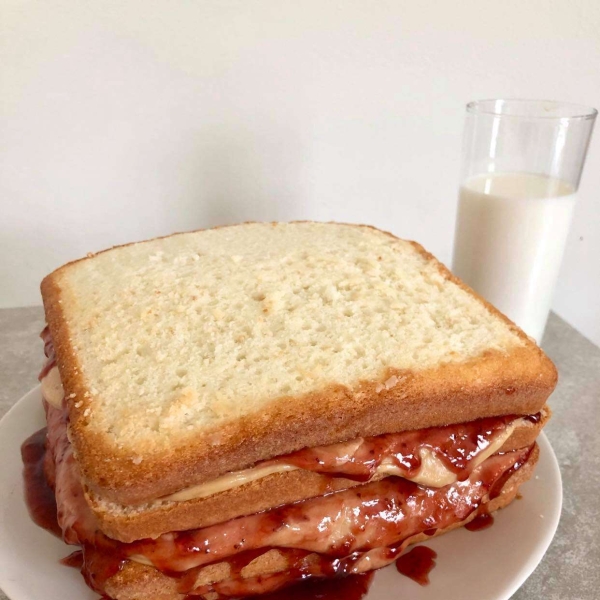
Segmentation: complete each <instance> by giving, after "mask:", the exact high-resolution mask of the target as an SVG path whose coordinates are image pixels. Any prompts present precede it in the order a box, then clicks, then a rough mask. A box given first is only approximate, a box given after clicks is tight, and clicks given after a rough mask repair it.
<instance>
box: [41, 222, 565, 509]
mask: <svg viewBox="0 0 600 600" xmlns="http://www.w3.org/2000/svg"><path fill="white" fill-rule="evenodd" d="M389 235H391V234H389ZM392 237H393V236H392ZM413 245H414V247H415V248H416V249H417V250H418V251H419V252H420V253H422V254H423V256H424V257H426V258H427V259H430V260H432V261H435V263H436V264H437V265H438V267H439V270H440V273H441V274H442V276H443V277H445V278H447V279H451V280H452V281H454V282H455V283H457V284H458V285H460V286H461V287H462V288H463V289H465V290H466V291H467V292H469V293H471V294H474V292H472V290H470V289H469V288H468V287H467V286H465V285H464V284H463V283H462V282H460V281H459V280H458V279H456V278H455V277H454V276H453V275H452V274H451V273H450V272H449V271H448V270H447V269H446V268H445V267H444V266H443V265H442V264H441V263H439V262H438V261H437V260H436V259H435V258H434V257H432V256H431V255H430V254H429V253H427V252H426V251H425V250H423V248H422V247H421V246H419V245H418V244H416V243H414V242H413ZM82 260H85V259H82ZM75 262H78V261H75ZM70 264H73V263H70ZM67 266H68V265H65V267H67ZM65 267H61V269H58V270H57V271H55V272H53V273H51V274H50V275H48V276H47V277H46V278H45V279H44V280H43V281H42V285H41V289H42V296H43V300H44V308H45V312H46V318H47V321H48V325H49V327H50V332H51V334H52V336H53V339H54V341H55V346H56V354H57V357H58V367H59V371H60V375H61V378H62V381H63V386H64V389H65V393H66V395H67V397H68V406H69V413H70V435H71V439H72V442H73V446H74V448H75V452H76V455H77V458H78V462H79V465H80V467H81V472H82V475H83V478H84V480H85V482H86V484H87V485H88V486H89V488H90V489H91V490H92V491H93V492H95V493H97V494H98V495H99V496H101V497H102V499H103V500H106V501H112V502H117V503H120V504H130V505H134V504H140V503H144V502H147V501H149V500H152V499H154V498H157V497H160V496H163V495H167V494H170V493H173V492H175V491H178V490H180V489H182V488H185V487H188V486H190V485H195V484H198V483H202V482H205V481H210V480H211V479H214V478H215V477H217V476H219V475H221V474H223V473H226V472H229V471H233V470H238V469H244V468H247V467H248V466H251V465H252V464H254V463H255V462H257V461H259V460H264V459H268V458H271V457H274V456H279V455H281V454H286V453H289V452H293V451H295V450H298V449H300V448H303V447H311V446H318V445H325V444H331V443H335V442H339V441H344V440H349V439H353V438H356V437H358V436H372V435H380V434H383V433H389V432H394V431H403V430H409V429H421V428H424V427H431V426H438V425H447V424H450V423H458V422H466V421H472V420H475V419H477V418H480V417H484V416H495V415H501V414H523V415H524V414H532V413H536V412H538V411H539V410H540V409H541V407H542V406H543V404H544V402H545V401H546V399H547V397H548V396H549V395H550V393H551V392H552V390H553V389H554V386H555V385H556V380H557V373H556V369H555V368H554V365H553V364H552V362H551V361H550V360H549V359H548V358H547V357H546V355H545V354H544V353H543V352H542V351H541V350H540V349H539V348H538V347H537V346H536V345H535V343H534V342H533V341H531V340H530V339H529V338H527V336H526V335H525V334H524V333H523V332H521V331H520V330H519V329H518V328H517V327H516V326H515V325H514V324H512V323H511V322H510V321H509V320H508V319H507V318H506V317H504V316H503V315H502V314H501V313H499V312H498V311H497V310H496V309H494V308H493V307H491V306H490V305H489V304H488V303H487V302H485V301H483V300H482V299H481V298H480V297H479V296H477V295H476V294H474V295H475V296H476V297H477V298H479V300H480V301H481V302H483V303H484V304H485V306H486V307H487V308H488V309H489V310H491V311H492V312H493V313H494V314H495V315H497V316H499V317H500V318H501V319H502V320H503V321H504V322H506V323H507V324H508V326H509V327H510V328H511V330H512V331H514V332H515V333H516V334H517V335H518V336H519V337H520V338H521V339H522V341H523V346H521V347H517V348H515V349H514V350H513V351H512V352H510V353H501V352H489V353H487V354H484V355H482V356H480V357H478V358H477V359H474V360H472V361H469V362H463V363H447V364H445V365H442V366H440V367H437V368H433V369H427V370H422V371H418V372H417V371H404V372H402V371H397V370H389V371H388V372H387V373H386V374H384V376H383V378H382V379H381V381H370V382H361V383H359V385H357V386H356V387H355V388H353V389H349V388H348V387H345V386H341V385H332V386H330V387H329V388H327V389H322V390H319V391H318V392H314V393H311V394H306V395H304V396H301V397H295V398H294V399H293V402H290V401H289V398H280V399H278V400H276V401H273V403H272V404H271V406H270V408H269V409H268V410H264V411H262V412H261V414H259V415H250V416H247V417H244V418H241V419H237V420H236V421H234V422H231V423H229V424H227V425H225V426H221V427H219V430H218V432H219V435H220V437H221V438H222V439H225V440H226V443H224V444H222V445H221V446H219V447H218V450H217V451H215V447H214V446H213V445H211V444H210V443H209V442H208V437H209V436H210V432H207V435H206V436H203V437H202V438H201V439H198V440H197V441H196V443H193V444H192V443H190V442H189V440H186V442H185V444H184V443H182V442H180V444H179V445H177V442H175V443H174V444H173V447H172V448H171V449H170V451H169V452H168V453H163V454H155V455H148V456H145V457H144V460H143V461H142V462H141V463H140V464H134V463H133V461H132V456H131V454H129V453H126V452H125V451H122V450H119V449H118V448H116V447H115V446H114V445H110V444H109V443H108V442H107V440H106V438H105V436H104V435H102V434H101V433H98V432H92V431H90V429H89V428H88V427H87V414H88V413H87V412H86V409H87V408H88V406H89V404H88V402H89V400H88V398H87V396H86V395H87V394H89V390H88V386H87V385H86V382H85V381H84V379H83V377H82V375H81V367H80V364H79V362H78V359H77V353H76V351H75V350H74V348H73V345H72V343H71V340H70V333H69V323H68V321H67V318H66V316H65V314H64V311H63V308H62V307H63V300H65V299H63V297H62V295H63V294H66V293H68V292H66V291H65V290H64V288H63V287H61V286H60V278H61V272H62V270H63V269H65ZM72 300H74V299H72V298H69V301H72ZM392 376H396V377H397V378H398V383H397V384H396V385H395V386H394V387H391V388H390V389H387V388H385V387H384V389H383V390H382V389H381V388H382V385H381V383H382V382H384V381H387V380H388V379H389V378H390V377H392ZM76 405H77V406H76ZM315 406H319V407H320V410H319V411H315Z"/></svg>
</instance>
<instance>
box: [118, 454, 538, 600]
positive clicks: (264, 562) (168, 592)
mask: <svg viewBox="0 0 600 600" xmlns="http://www.w3.org/2000/svg"><path fill="white" fill-rule="evenodd" d="M538 458H539V448H538V446H537V444H536V445H535V446H534V448H533V450H532V452H531V455H530V456H529V459H528V460H527V462H526V463H525V464H524V465H523V467H521V469H519V470H518V471H517V472H516V473H514V474H513V475H512V476H511V477H510V478H509V479H508V481H507V482H506V483H505V484H504V487H503V488H502V491H501V493H500V495H499V496H498V497H497V498H495V499H494V500H492V501H491V502H489V503H488V505H487V506H488V511H489V512H495V511H497V510H500V509H501V508H505V507H506V506H508V505H509V504H510V503H511V502H512V501H513V500H514V498H515V496H516V495H517V492H518V490H519V487H520V486H521V485H522V484H523V483H525V482H526V481H527V480H529V479H530V478H531V475H532V474H533V470H534V468H535V465H536V463H537V461H538ZM476 515H477V513H473V514H471V515H470V516H469V517H468V518H467V519H465V520H464V521H461V522H459V523H455V524H454V525H452V526H450V527H447V528H445V529H441V530H438V531H437V532H436V533H435V536H438V535H444V534H446V533H449V532H450V531H452V530H454V529H457V528H459V527H463V526H464V525H466V524H467V523H469V522H470V521H472V520H473V519H474V518H475V517H476ZM428 539H431V536H427V535H425V534H420V535H417V536H414V537H413V538H412V539H411V540H410V543H411V544H417V543H419V542H424V541H426V540H428ZM282 562H283V563H284V564H282ZM285 568H286V565H285V561H282V560H281V556H278V553H277V550H271V551H270V552H269V553H268V554H267V555H263V556H260V557H258V558H257V559H255V561H253V562H252V563H251V564H250V565H249V566H248V567H247V568H246V569H244V570H243V571H242V575H243V576H244V577H256V576H259V575H261V574H264V575H266V574H271V573H276V572H279V571H282V570H285ZM228 573H229V571H228V568H227V567H224V565H222V564H216V565H209V566H208V567H205V569H203V570H201V571H200V573H199V575H198V580H197V585H200V584H202V583H205V582H213V581H221V580H225V579H227V576H228ZM106 591H107V592H108V593H109V595H110V596H111V597H113V598H115V599H116V600H139V599H141V598H153V599H156V600H183V599H184V596H182V595H181V594H178V593H177V587H176V580H175V579H173V578H171V577H168V576H166V575H163V574H162V573H161V572H160V571H157V570H156V569H154V568H152V567H148V566H145V565H140V564H137V563H133V562H127V563H126V564H125V566H124V568H123V569H122V570H121V571H120V572H119V573H118V574H117V575H115V576H114V577H112V578H111V579H109V580H108V581H107V589H106ZM206 600H212V599H211V597H210V596H206Z"/></svg>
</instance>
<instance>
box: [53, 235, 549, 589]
mask: <svg viewBox="0 0 600 600" xmlns="http://www.w3.org/2000/svg"><path fill="white" fill-rule="evenodd" d="M42 294H43V298H44V307H45V312H46V318H47V322H48V328H47V329H46V330H45V332H44V334H43V335H44V340H45V342H46V345H45V350H46V355H47V357H48V359H47V362H46V365H45V367H44V370H43V371H42V377H41V380H42V390H43V395H44V399H45V406H46V412H47V420H48V437H47V444H46V445H47V459H48V460H47V463H48V465H49V467H48V469H47V474H48V478H49V480H50V483H51V485H52V486H53V488H54V490H55V494H56V501H57V505H58V520H59V524H60V526H61V528H62V531H63V535H64V539H65V540H66V541H67V542H68V543H71V544H77V545H79V546H81V548H82V563H83V564H82V572H83V574H84V576H85V578H86V581H87V583H88V584H89V585H90V586H91V587H93V588H94V589H96V590H97V591H99V592H101V593H102V594H104V595H106V596H109V597H111V598H117V599H119V600H135V599H141V598H152V599H153V600H175V599H183V598H185V597H188V596H191V597H199V598H205V599H214V598H219V597H229V596H233V597H240V596H245V595H253V594H260V593H264V592H268V591H271V590H273V589H276V588H279V587H281V586H285V585H289V584H291V583H294V582H295V581H297V580H300V579H307V578H321V577H333V576H342V575H346V574H351V573H361V572H365V571H369V570H372V569H377V568H379V567H382V566H384V565H386V564H389V563H390V562H392V561H393V560H394V559H395V558H397V557H398V556H399V555H400V554H401V553H402V552H403V551H404V549H405V548H406V547H407V546H408V545H410V544H414V543H415V542H419V541H422V540H426V539H428V538H430V537H432V536H437V535H440V534H443V533H446V532H447V531H450V530H451V529H454V528H456V527H460V526H462V525H464V524H466V523H468V522H469V521H471V520H472V519H474V518H476V517H477V516H479V515H482V514H487V513H489V512H492V511H495V510H497V509H498V508H502V507H504V506H506V505H507V504H508V503H510V502H511V501H512V499H513V498H514V497H515V495H516V493H517V490H518V488H519V486H520V485H521V483H523V482H524V481H526V480H527V479H528V478H529V477H530V476H531V473H532V469H533V467H534V465H535V463H536V461H537V458H538V449H537V446H536V444H535V439H536V437H537V435H538V434H539V432H540V430H541V428H542V427H543V425H544V424H545V422H546V420H547V418H548V416H549V411H548V409H547V408H546V407H545V401H546V399H547V397H548V396H549V394H550V393H551V391H552V389H553V388H554V385H555V383H556V370H555V368H554V366H553V365H552V363H551V362H550V361H549V359H548V358H547V357H546V356H545V355H544V354H543V353H542V351H541V350H540V349H539V348H538V347H537V346H536V345H535V344H534V343H533V342H532V341H531V340H529V339H528V338H527V336H526V335H525V334H523V333H522V332H521V331H520V330H519V329H518V328H517V327H515V326H514V325H513V324H512V323H511V322H510V321H508V320H507V319H506V318H505V317H504V316H503V315H501V314H500V313H499V312H498V311H496V310H495V309H494V308H493V307H491V306H490V305H489V304H487V303H486V302H485V301H483V300H482V299H481V298H479V297H477V296H476V295H475V294H474V293H473V292H472V291H471V290H469V289H468V288H467V287H466V286H465V285H463V284H462V283H461V282H460V281H458V280H457V279H456V278H454V277H453V276H452V275H451V274H450V273H449V272H448V271H447V269H445V268H444V267H443V266H442V265H441V264H440V263H439V262H437V261H436V259H435V258H433V257H432V256H431V255H430V254H428V253H427V252H425V251H424V250H423V249H422V248H421V247H420V246H418V245H417V244H415V243H413V242H407V241H403V240H399V239H397V238H395V237H393V236H391V235H389V234H386V233H383V232H380V231H378V230H375V229H373V228H369V227H364V226H351V225H340V224H319V223H288V224H275V223H274V224H243V225H238V226H232V227H225V228H220V229H214V230H207V231H199V232H192V233H185V234H177V235H173V236H170V237H167V238H162V239H157V240H151V241H148V242H143V243H136V244H131V245H127V246H122V247H118V248H114V249H111V250H108V251H106V252H102V253H99V254H96V255H88V257H87V258H85V259H83V260H80V261H77V262H75V263H71V264H68V265H66V266H64V267H62V268H61V269H58V270H57V271H55V272H54V273H52V274H51V275H49V276H48V277H47V278H46V279H44V281H43V283H42Z"/></svg>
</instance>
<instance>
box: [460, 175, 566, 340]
mask: <svg viewBox="0 0 600 600" xmlns="http://www.w3.org/2000/svg"><path fill="white" fill-rule="evenodd" d="M574 204H575V190H574V188H573V186H571V185H570V184H569V183H567V182H565V181H561V180H560V179H554V178H552V177H548V176H545V175H539V174H535V173H490V174H486V175H478V176H475V177H471V178H469V179H467V180H466V181H465V182H464V183H463V185H462V187H461V188H460V196H459V207H458V218H457V225H456V239H455V245H454V260H453V270H454V272H455V273H456V275H458V277H460V278H461V279H463V280H464V281H465V282H466V283H468V284H469V285H470V286H471V287H472V288H474V289H475V290H476V291H477V292H478V293H479V294H481V295H482V296H483V297H484V298H486V299H487V300H489V301H490V302H491V303H492V304H493V305H495V306H496V307H497V308H499V309H500V310H501V311H502V312H503V313H504V314H506V315H507V316H508V317H509V318H510V319H511V320H513V321H514V322H515V323H517V325H519V326H520V327H521V328H522V329H523V330H524V331H525V332H526V333H527V334H528V335H530V336H532V337H533V338H535V339H536V340H537V341H538V342H539V341H540V339H541V337H542V335H543V332H544V327H545V325H546V320H547V318H548V312H549V310H550V304H551V302H552V292H553V290H554V286H555V284H556V279H557V277H558V272H559V269H560V263H561V259H562V255H563V251H564V247H565V244H566V240H567V235H568V233H569V226H570V223H571V216H572V212H573V206H574Z"/></svg>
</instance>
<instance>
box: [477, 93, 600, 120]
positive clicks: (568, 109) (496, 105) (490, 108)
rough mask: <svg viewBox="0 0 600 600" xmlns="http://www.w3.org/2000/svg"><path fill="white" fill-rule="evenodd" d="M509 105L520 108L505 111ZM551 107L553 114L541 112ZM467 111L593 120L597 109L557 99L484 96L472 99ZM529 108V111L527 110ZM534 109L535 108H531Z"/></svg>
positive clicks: (546, 118) (519, 117)
mask: <svg viewBox="0 0 600 600" xmlns="http://www.w3.org/2000/svg"><path fill="white" fill-rule="evenodd" d="M508 105H509V106H510V107H511V108H512V109H514V108H518V107H520V108H521V111H517V112H505V111H503V110H502V109H503V107H504V106H508ZM543 107H546V110H548V108H552V109H553V110H555V111H557V113H555V114H543V111H544V108H543ZM466 109H467V112H468V113H471V114H481V115H490V116H494V117H503V118H514V119H544V120H552V119H554V120H557V121H560V120H563V119H566V120H593V119H595V118H596V115H597V114H598V111H597V110H596V109H595V108H593V107H591V106H585V105H583V104H575V103H572V102H561V101H558V100H536V99H525V98H486V99H483V100H473V101H471V102H469V103H468V104H467V106H466ZM527 109H529V110H530V112H528V111H527ZM532 109H535V110H532Z"/></svg>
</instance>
